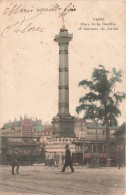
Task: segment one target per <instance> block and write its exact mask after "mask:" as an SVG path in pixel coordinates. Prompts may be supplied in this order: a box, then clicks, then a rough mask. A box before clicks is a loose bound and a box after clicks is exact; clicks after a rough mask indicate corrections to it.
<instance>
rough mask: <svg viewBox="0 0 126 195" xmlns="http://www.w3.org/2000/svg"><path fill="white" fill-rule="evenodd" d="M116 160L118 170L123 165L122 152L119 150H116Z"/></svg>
mask: <svg viewBox="0 0 126 195" xmlns="http://www.w3.org/2000/svg"><path fill="white" fill-rule="evenodd" d="M117 159H118V168H119V169H120V168H121V167H122V163H123V152H122V150H121V148H119V149H118V154H117Z"/></svg>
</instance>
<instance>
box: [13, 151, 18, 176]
mask: <svg viewBox="0 0 126 195" xmlns="http://www.w3.org/2000/svg"><path fill="white" fill-rule="evenodd" d="M11 165H12V175H14V168H15V167H17V168H16V173H17V174H19V156H18V151H17V150H16V149H15V150H14V151H13V154H12V160H11Z"/></svg>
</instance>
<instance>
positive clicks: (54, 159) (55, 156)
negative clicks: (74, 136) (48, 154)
mask: <svg viewBox="0 0 126 195" xmlns="http://www.w3.org/2000/svg"><path fill="white" fill-rule="evenodd" d="M52 160H53V161H54V166H57V154H56V152H54V156H53V158H52Z"/></svg>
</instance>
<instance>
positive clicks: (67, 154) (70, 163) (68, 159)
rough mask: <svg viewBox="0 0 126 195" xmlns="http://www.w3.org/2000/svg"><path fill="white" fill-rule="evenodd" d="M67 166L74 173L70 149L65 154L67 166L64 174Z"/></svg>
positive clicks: (63, 169)
mask: <svg viewBox="0 0 126 195" xmlns="http://www.w3.org/2000/svg"><path fill="white" fill-rule="evenodd" d="M67 166H69V167H70V168H71V171H72V172H74V169H73V165H72V160H71V152H70V150H69V149H68V148H67V149H66V152H65V164H64V166H63V168H62V172H64V171H65V169H66V167H67Z"/></svg>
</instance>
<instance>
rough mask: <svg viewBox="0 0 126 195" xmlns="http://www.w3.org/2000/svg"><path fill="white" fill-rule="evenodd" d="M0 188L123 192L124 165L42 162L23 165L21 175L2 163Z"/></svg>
mask: <svg viewBox="0 0 126 195" xmlns="http://www.w3.org/2000/svg"><path fill="white" fill-rule="evenodd" d="M0 173H1V179H0V190H1V193H0V194H1V195H3V194H9V195H10V194H12V195H14V194H20V195H22V194H42V195H48V194H49V195H81V194H85V195H95V194H100V195H124V194H125V169H124V168H122V169H117V168H96V169H91V168H86V167H75V172H74V173H71V172H70V169H68V170H66V172H65V173H61V172H60V169H58V168H53V167H44V166H42V165H39V166H37V165H34V166H24V167H23V166H22V167H20V174H19V175H11V167H9V166H7V167H6V166H3V167H0Z"/></svg>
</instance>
